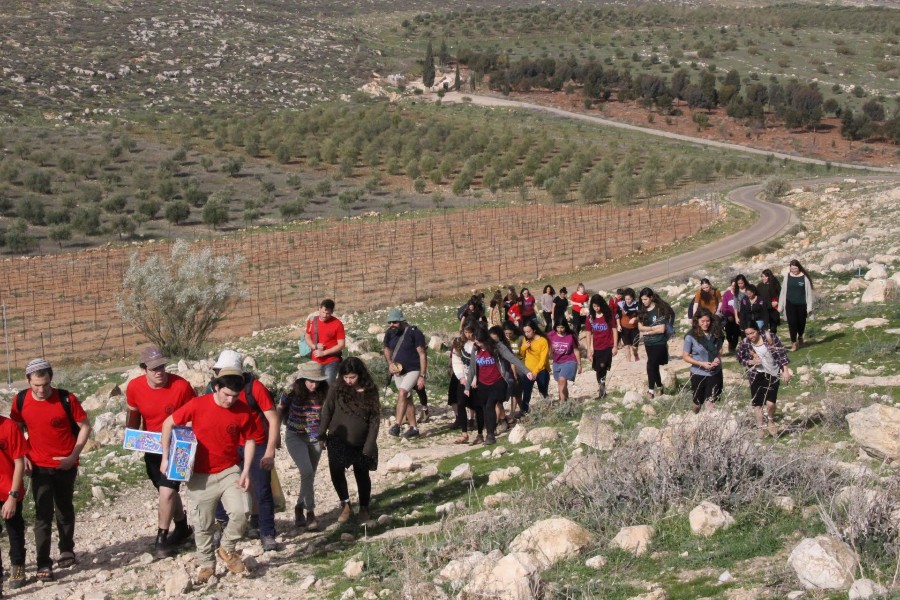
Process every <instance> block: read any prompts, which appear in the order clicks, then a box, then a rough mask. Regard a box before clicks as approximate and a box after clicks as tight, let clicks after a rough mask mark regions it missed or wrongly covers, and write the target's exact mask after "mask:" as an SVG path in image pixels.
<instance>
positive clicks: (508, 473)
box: [487, 467, 522, 485]
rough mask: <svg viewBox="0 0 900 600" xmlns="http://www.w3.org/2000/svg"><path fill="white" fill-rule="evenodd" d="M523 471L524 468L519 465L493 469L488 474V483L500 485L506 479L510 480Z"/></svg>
mask: <svg viewBox="0 0 900 600" xmlns="http://www.w3.org/2000/svg"><path fill="white" fill-rule="evenodd" d="M521 472H522V469H520V468H519V467H506V468H505V469H497V470H496V471H491V473H490V474H489V475H488V483H487V484H488V485H499V484H501V483H503V482H504V481H509V480H510V479H512V478H513V477H515V476H516V475H518V474H519V473H521Z"/></svg>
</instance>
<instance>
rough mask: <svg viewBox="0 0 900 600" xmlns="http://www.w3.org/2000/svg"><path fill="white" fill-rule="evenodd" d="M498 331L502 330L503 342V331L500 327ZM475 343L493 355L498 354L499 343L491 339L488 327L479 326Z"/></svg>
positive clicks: (476, 330) (501, 337)
mask: <svg viewBox="0 0 900 600" xmlns="http://www.w3.org/2000/svg"><path fill="white" fill-rule="evenodd" d="M495 327H496V325H495ZM498 329H500V339H501V340H502V339H503V338H504V336H503V329H502V328H499V327H498ZM475 341H476V342H478V345H479V346H481V347H482V348H484V349H485V350H487V351H488V352H490V353H491V354H496V353H497V344H498V343H499V342H497V340H495V339H494V338H492V337H491V334H490V332H489V331H488V329H487V327H481V326H479V327H478V328H476V329H475Z"/></svg>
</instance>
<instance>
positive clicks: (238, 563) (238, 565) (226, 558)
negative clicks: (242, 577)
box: [216, 548, 247, 573]
mask: <svg viewBox="0 0 900 600" xmlns="http://www.w3.org/2000/svg"><path fill="white" fill-rule="evenodd" d="M216 556H218V557H219V558H220V559H221V560H222V562H223V563H225V566H226V567H227V568H228V570H229V571H231V572H232V573H243V572H244V571H246V570H247V567H246V566H245V565H244V561H242V560H241V557H240V555H239V554H238V553H237V552H229V551H228V550H226V549H225V548H219V549H218V550H216Z"/></svg>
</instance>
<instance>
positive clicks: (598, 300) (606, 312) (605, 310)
mask: <svg viewBox="0 0 900 600" xmlns="http://www.w3.org/2000/svg"><path fill="white" fill-rule="evenodd" d="M590 302H591V304H590V311H591V318H592V319H596V318H597V312H596V311H595V310H594V305H595V304H596V305H597V306H599V307H600V312H601V314H603V318H604V319H606V322H607V323H612V320H613V315H612V309H611V308H610V307H609V303H608V302H607V301H606V299H605V298H604V297H603V296H601V295H600V294H594V295H593V296H591V301H590Z"/></svg>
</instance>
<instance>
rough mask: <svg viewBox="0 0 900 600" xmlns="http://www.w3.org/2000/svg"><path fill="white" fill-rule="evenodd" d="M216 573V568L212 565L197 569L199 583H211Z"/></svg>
mask: <svg viewBox="0 0 900 600" xmlns="http://www.w3.org/2000/svg"><path fill="white" fill-rule="evenodd" d="M215 574H216V570H215V569H213V568H212V567H202V568H201V569H200V570H199V571H197V583H209V580H210V579H212V578H213V575H215Z"/></svg>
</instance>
